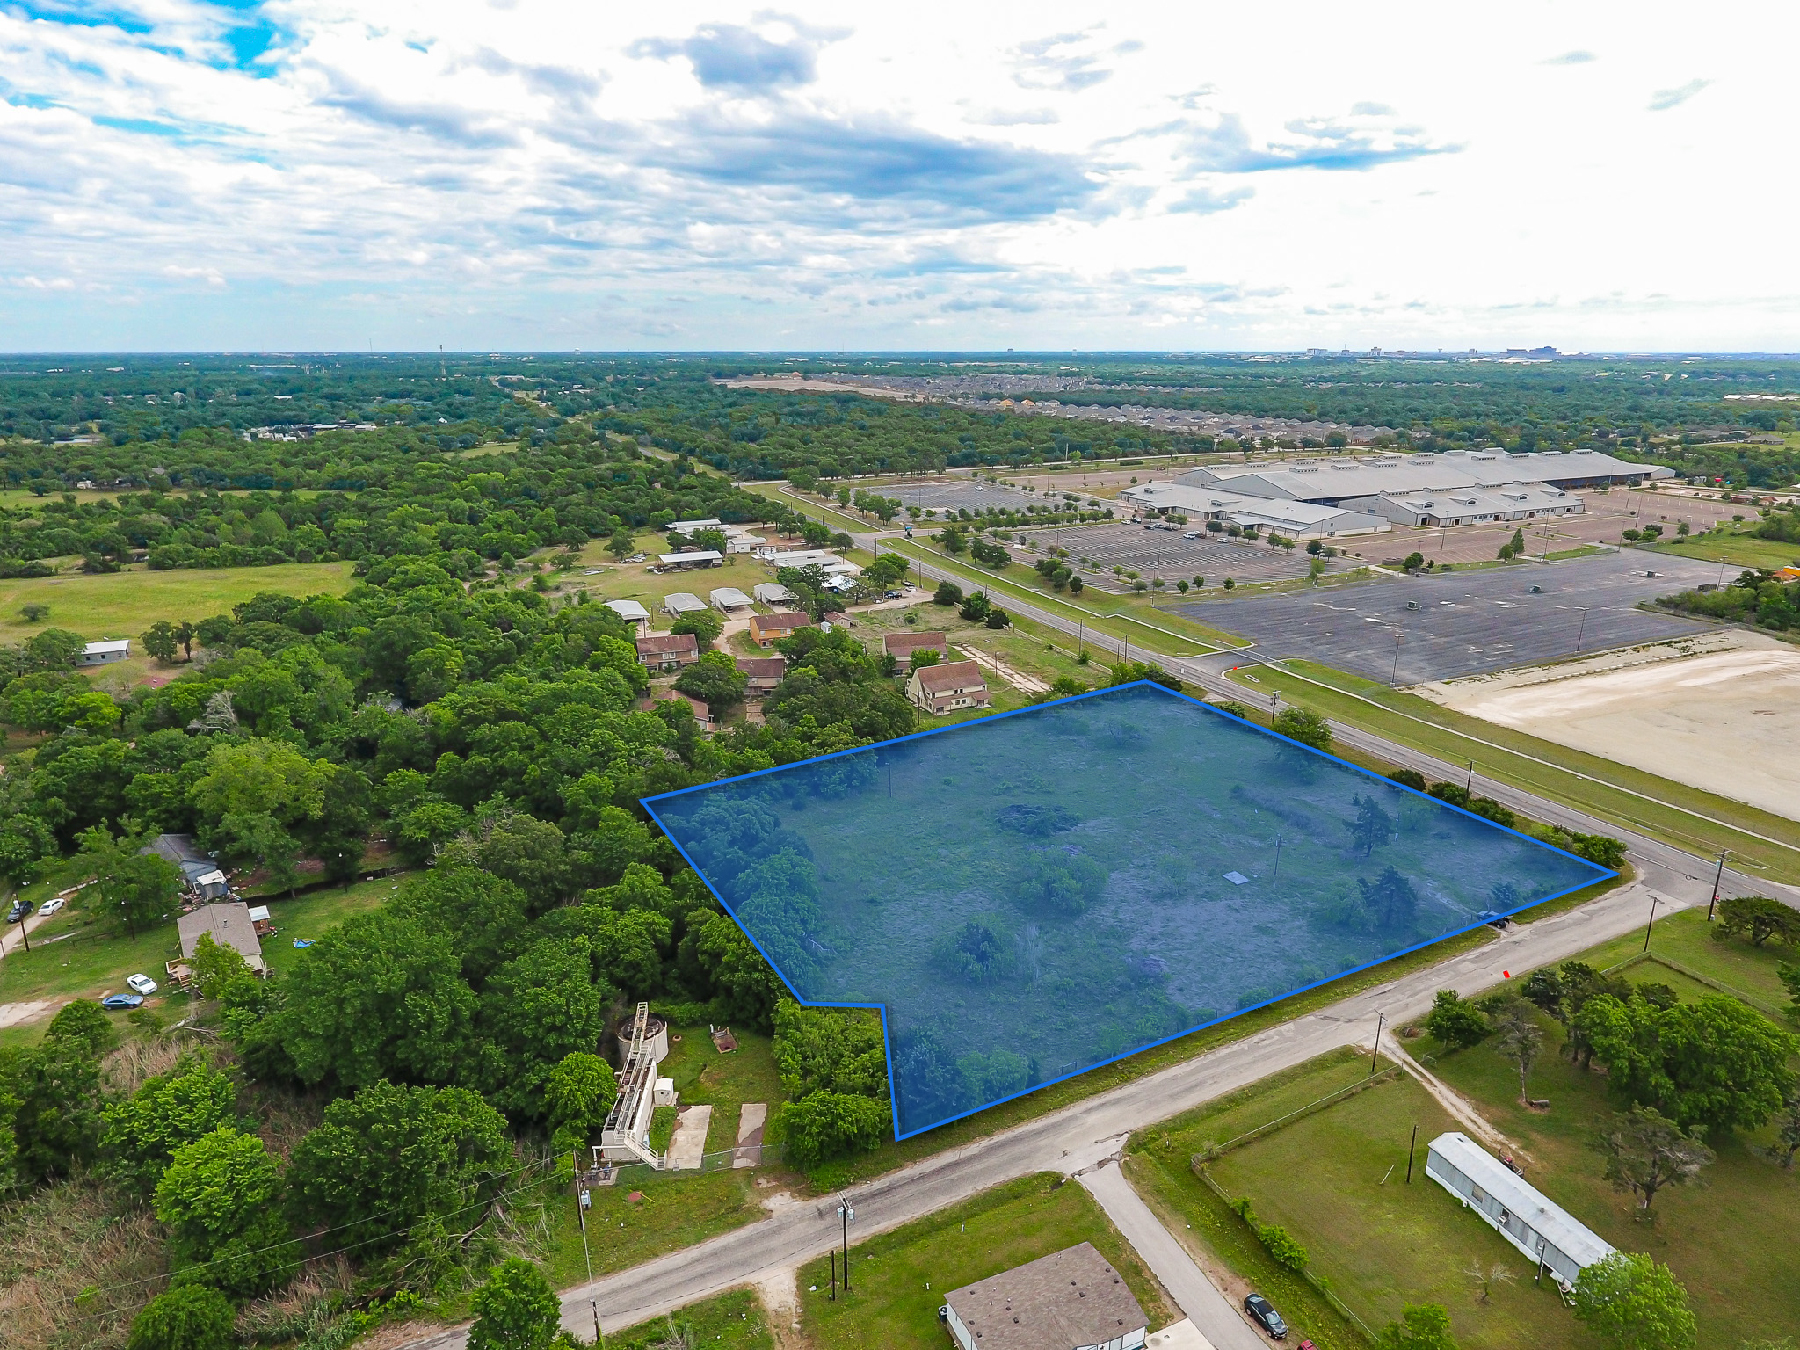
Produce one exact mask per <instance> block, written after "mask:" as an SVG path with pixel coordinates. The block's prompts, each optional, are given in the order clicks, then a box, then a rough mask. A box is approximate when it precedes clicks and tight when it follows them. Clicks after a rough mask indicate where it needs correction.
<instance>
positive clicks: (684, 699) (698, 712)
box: [638, 689, 713, 731]
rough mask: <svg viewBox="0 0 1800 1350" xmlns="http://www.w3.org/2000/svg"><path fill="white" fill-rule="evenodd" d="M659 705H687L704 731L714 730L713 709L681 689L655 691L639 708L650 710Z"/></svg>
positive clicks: (643, 700) (652, 691)
mask: <svg viewBox="0 0 1800 1350" xmlns="http://www.w3.org/2000/svg"><path fill="white" fill-rule="evenodd" d="M658 703H685V704H687V705H688V710H689V711H690V712H692V713H693V714H694V720H695V721H696V722H698V723H699V724H700V729H701V730H702V731H711V730H712V729H713V715H712V709H711V708H709V707H707V706H706V704H705V703H704V702H702V701H701V700H700V699H697V698H695V697H694V696H693V695H692V694H684V693H682V692H681V691H680V690H679V689H653V690H651V691H650V694H649V696H648V697H647V698H644V699H642V700H641V701H640V702H639V703H638V707H640V708H643V709H646V710H648V709H650V708H654V707H655V706H656V705H657V704H658Z"/></svg>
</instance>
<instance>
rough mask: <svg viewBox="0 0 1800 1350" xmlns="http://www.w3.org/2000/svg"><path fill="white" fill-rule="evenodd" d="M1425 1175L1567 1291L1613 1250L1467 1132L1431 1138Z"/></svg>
mask: <svg viewBox="0 0 1800 1350" xmlns="http://www.w3.org/2000/svg"><path fill="white" fill-rule="evenodd" d="M1425 1175H1426V1176H1428V1177H1430V1178H1431V1179H1432V1180H1433V1181H1435V1182H1437V1184H1438V1185H1440V1186H1442V1187H1443V1188H1444V1189H1445V1190H1447V1191H1449V1192H1450V1194H1451V1195H1453V1196H1455V1197H1456V1198H1457V1199H1458V1200H1460V1201H1462V1203H1463V1206H1464V1208H1466V1209H1472V1210H1474V1211H1475V1213H1476V1214H1478V1215H1480V1216H1481V1219H1482V1221H1483V1222H1484V1223H1486V1224H1487V1225H1488V1226H1489V1227H1490V1228H1492V1229H1493V1230H1494V1231H1495V1232H1497V1233H1499V1234H1500V1236H1501V1237H1503V1238H1505V1239H1506V1240H1507V1241H1508V1242H1510V1243H1511V1244H1512V1245H1513V1246H1514V1247H1515V1248H1517V1249H1518V1251H1519V1252H1520V1253H1522V1254H1523V1255H1524V1256H1525V1258H1526V1259H1527V1260H1529V1261H1530V1262H1531V1263H1532V1265H1533V1267H1534V1268H1538V1267H1541V1268H1542V1269H1543V1270H1545V1271H1548V1272H1549V1274H1550V1277H1551V1278H1552V1279H1554V1280H1555V1281H1556V1282H1557V1283H1558V1284H1560V1285H1562V1286H1563V1288H1565V1289H1569V1288H1573V1287H1574V1285H1575V1282H1576V1281H1577V1280H1579V1279H1580V1278H1581V1272H1582V1271H1584V1270H1586V1269H1587V1268H1588V1267H1589V1266H1591V1265H1594V1264H1596V1263H1597V1262H1600V1261H1604V1260H1605V1259H1606V1258H1607V1257H1609V1256H1611V1255H1612V1254H1613V1249H1612V1247H1611V1246H1610V1245H1609V1244H1608V1243H1607V1242H1606V1241H1605V1240H1604V1239H1602V1238H1601V1237H1600V1236H1599V1235H1598V1234H1596V1233H1595V1232H1594V1231H1593V1230H1592V1229H1590V1228H1588V1227H1587V1226H1586V1225H1585V1224H1583V1223H1582V1222H1581V1221H1580V1220H1579V1219H1577V1218H1576V1217H1575V1216H1574V1215H1572V1214H1570V1213H1569V1212H1568V1211H1567V1210H1565V1209H1564V1208H1563V1207H1562V1206H1561V1205H1558V1204H1557V1203H1556V1202H1555V1201H1553V1200H1551V1199H1550V1198H1549V1197H1547V1196H1546V1195H1544V1193H1543V1192H1541V1191H1539V1190H1538V1189H1537V1187H1535V1186H1533V1185H1532V1184H1531V1183H1530V1182H1528V1181H1526V1180H1525V1178H1524V1177H1522V1176H1519V1175H1518V1174H1517V1173H1515V1172H1513V1171H1512V1170H1511V1169H1510V1168H1508V1167H1507V1166H1506V1165H1505V1164H1504V1163H1502V1162H1501V1161H1500V1160H1499V1159H1498V1158H1496V1157H1494V1155H1493V1154H1491V1153H1489V1152H1488V1151H1487V1150H1486V1149H1484V1148H1482V1147H1481V1145H1479V1144H1477V1143H1476V1142H1475V1141H1474V1140H1472V1139H1470V1138H1469V1137H1468V1136H1467V1135H1466V1134H1460V1133H1458V1132H1456V1131H1454V1130H1452V1131H1451V1132H1450V1133H1448V1134H1440V1135H1439V1136H1438V1137H1437V1138H1436V1139H1433V1140H1432V1141H1431V1143H1430V1145H1429V1146H1428V1147H1427V1148H1426V1150H1425Z"/></svg>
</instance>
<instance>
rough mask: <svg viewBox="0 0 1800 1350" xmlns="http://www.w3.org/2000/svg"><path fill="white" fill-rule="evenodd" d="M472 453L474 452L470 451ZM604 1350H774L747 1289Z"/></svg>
mask: <svg viewBox="0 0 1800 1350" xmlns="http://www.w3.org/2000/svg"><path fill="white" fill-rule="evenodd" d="M471 453H473V452H471ZM606 1345H607V1350H674V1348H675V1347H680V1350H698V1348H699V1347H702V1346H705V1347H711V1350H775V1335H774V1333H773V1332H772V1331H771V1330H770V1328H769V1319H768V1315H767V1314H766V1313H764V1312H763V1307H762V1304H761V1303H759V1302H758V1301H757V1298H756V1295H755V1294H753V1293H751V1292H750V1291H749V1290H748V1289H734V1290H732V1291H731V1292H730V1293H729V1294H720V1295H719V1296H718V1297H717V1298H709V1299H707V1300H706V1301H705V1302H703V1303H690V1304H689V1305H688V1306H687V1307H685V1308H682V1309H679V1310H678V1311H676V1312H672V1313H670V1314H669V1315H668V1316H667V1317H659V1318H657V1319H656V1320H655V1321H653V1322H644V1323H642V1324H641V1325H639V1326H635V1327H631V1328H630V1329H628V1330H626V1331H615V1332H613V1333H612V1334H611V1335H610V1336H608V1337H607V1338H606Z"/></svg>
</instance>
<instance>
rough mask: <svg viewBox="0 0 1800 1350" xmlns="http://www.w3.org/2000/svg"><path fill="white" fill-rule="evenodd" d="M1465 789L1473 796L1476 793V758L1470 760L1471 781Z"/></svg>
mask: <svg viewBox="0 0 1800 1350" xmlns="http://www.w3.org/2000/svg"><path fill="white" fill-rule="evenodd" d="M1463 790H1464V791H1465V792H1467V793H1468V794H1469V795H1470V796H1471V797H1472V796H1474V795H1475V761H1474V760H1470V761H1469V782H1468V786H1466V787H1465V788H1464V789H1463Z"/></svg>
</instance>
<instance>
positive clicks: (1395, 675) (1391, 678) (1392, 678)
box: [1388, 631, 1400, 684]
mask: <svg viewBox="0 0 1800 1350" xmlns="http://www.w3.org/2000/svg"><path fill="white" fill-rule="evenodd" d="M1399 679H1400V634H1399V633H1398V632H1397V631H1396V632H1395V634H1394V669H1393V671H1392V672H1391V673H1390V674H1389V675H1388V683H1389V684H1394V683H1396V682H1397V681H1398V680H1399Z"/></svg>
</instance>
